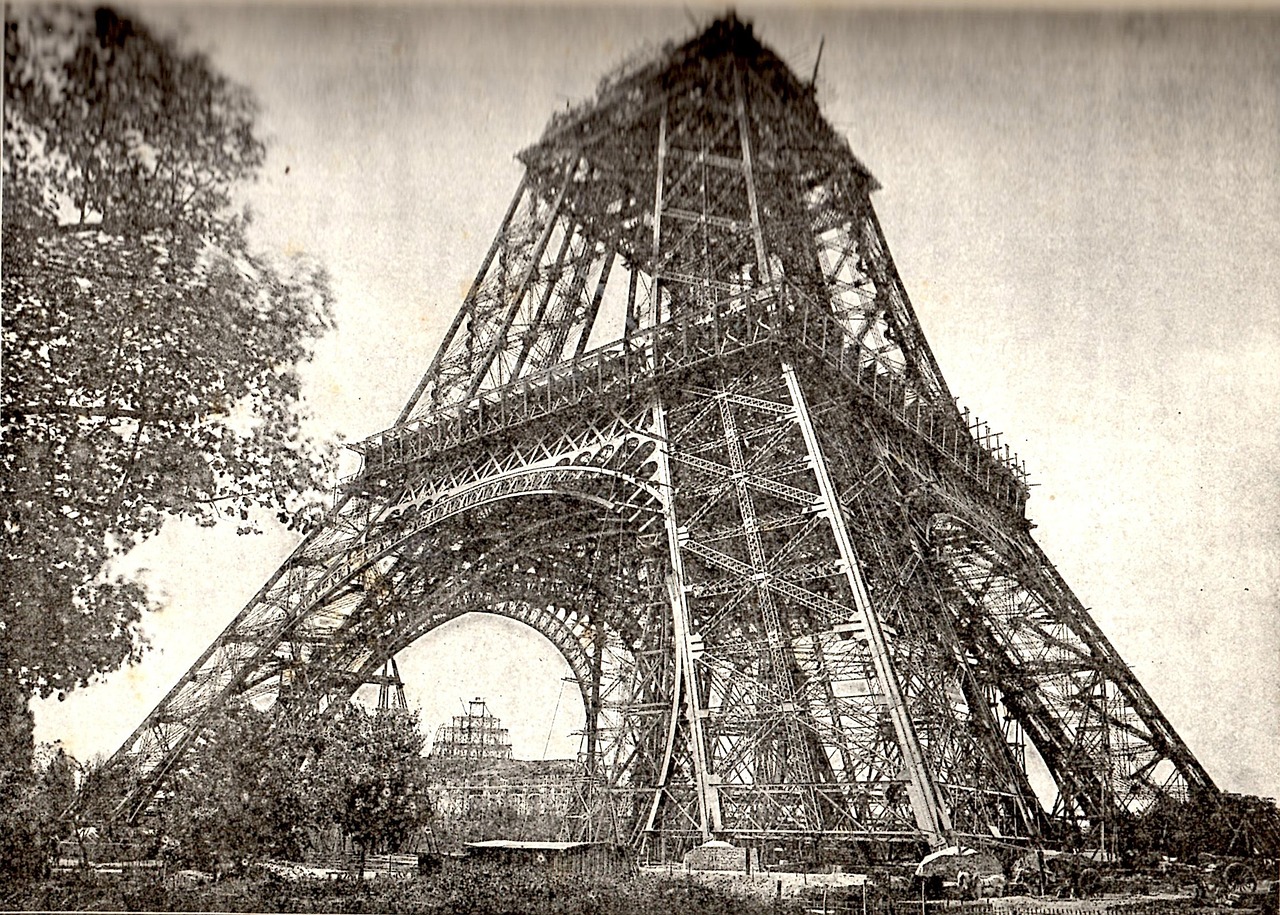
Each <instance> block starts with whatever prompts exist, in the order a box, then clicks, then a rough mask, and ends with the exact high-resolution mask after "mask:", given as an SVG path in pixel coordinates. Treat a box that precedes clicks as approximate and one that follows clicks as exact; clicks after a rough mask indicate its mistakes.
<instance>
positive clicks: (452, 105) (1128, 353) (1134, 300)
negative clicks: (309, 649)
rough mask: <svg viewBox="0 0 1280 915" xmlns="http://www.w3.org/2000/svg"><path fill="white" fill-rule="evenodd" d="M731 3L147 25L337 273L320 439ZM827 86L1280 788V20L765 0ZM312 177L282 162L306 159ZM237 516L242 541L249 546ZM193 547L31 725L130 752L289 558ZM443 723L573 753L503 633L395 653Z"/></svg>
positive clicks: (935, 341)
mask: <svg viewBox="0 0 1280 915" xmlns="http://www.w3.org/2000/svg"><path fill="white" fill-rule="evenodd" d="M716 12H717V10H716V9H711V8H702V7H698V6H696V5H694V4H689V11H686V9H685V8H683V7H681V6H673V7H669V8H665V9H656V10H648V11H643V12H642V11H632V10H626V9H607V10H604V9H595V8H578V9H572V10H566V9H560V10H555V9H552V10H548V9H524V10H519V11H515V10H505V9H480V10H476V9H458V8H442V9H431V8H423V7H419V8H412V9H410V8H379V9H373V10H358V11H356V10H350V9H345V8H317V9H312V10H309V11H300V10H296V9H281V8H273V9H243V10H241V9H234V8H228V7H225V6H224V7H217V8H210V9H207V10H206V9H200V8H191V7H183V8H180V9H179V8H164V7H150V6H147V7H141V8H138V17H139V18H140V19H142V20H144V21H146V22H149V23H152V24H153V25H155V26H157V27H160V28H163V29H166V30H173V31H181V32H182V34H183V35H184V36H185V39H184V40H186V41H187V42H188V43H190V44H193V45H194V46H197V47H200V48H202V49H205V50H207V51H208V52H209V53H210V54H211V56H212V59H213V61H214V62H215V65H216V66H218V67H220V68H221V69H223V70H224V71H225V72H227V73H228V74H229V75H231V76H232V77H234V78H236V79H237V80H239V81H241V82H243V83H245V84H247V85H249V86H250V87H251V88H252V89H253V90H254V91H255V92H256V93H257V95H258V97H259V99H260V101H261V104H262V118H261V125H262V129H263V133H264V134H265V136H266V137H267V139H268V140H269V142H270V144H271V152H270V155H269V158H268V162H267V166H266V169H265V174H264V176H263V179H262V180H261V181H260V182H259V184H258V185H257V186H255V187H254V188H253V189H252V191H251V192H250V193H249V195H248V196H249V199H250V201H251V203H252V204H253V206H254V209H255V210H256V212H257V213H258V222H257V229H256V231H257V236H258V240H259V242H260V244H261V245H262V246H264V247H266V248H274V249H276V250H279V251H282V252H286V251H297V250H301V251H305V252H308V253H310V254H313V255H315V256H316V257H318V258H319V259H321V260H322V261H323V262H324V263H325V264H326V265H327V266H328V268H329V270H330V271H331V273H332V275H333V279H334V288H335V291H336V293H337V296H338V303H337V315H338V329H337V331H336V332H335V333H333V334H332V335H331V337H330V338H329V339H327V340H326V341H325V342H324V344H323V345H322V346H321V348H320V353H319V356H318V358H317V359H316V361H315V363H314V364H313V365H312V366H311V367H309V369H308V373H307V376H308V379H309V384H308V394H309V397H310V401H311V404H312V407H313V409H314V410H315V412H316V414H317V416H318V417H319V419H318V428H320V429H322V430H323V431H325V432H326V433H333V434H339V435H342V436H343V437H345V438H346V439H348V440H353V439H358V438H361V437H363V436H365V435H368V434H370V433H373V432H375V431H378V430H379V429H381V428H383V427H385V426H387V425H389V424H390V423H391V422H392V421H393V420H394V418H395V416H396V414H397V412H398V411H399V409H400V407H401V406H402V405H403V402H404V401H405V400H406V399H407V397H408V395H409V393H410V392H411V391H412V389H413V387H414V385H415V383H416V381H417V379H418V377H419V376H420V374H421V373H422V371H423V370H424V369H425V367H426V365H427V363H428V362H429V360H430V358H431V355H432V354H433V352H434V350H435V347H436V345H437V344H438V342H439V338H440V335H441V333H442V332H443V329H444V328H445V326H447V324H448V322H449V321H450V320H451V318H452V316H453V314H454V311H455V310H456V308H457V307H458V305H459V303H460V301H461V298H462V295H463V293H464V292H465V289H466V287H467V286H468V285H469V283H470V281H471V279H472V277H473V275H474V273H475V270H476V268H477V267H478V265H479V262H480V260H481V258H482V257H483V255H484V252H485V250H486V249H487V248H488V245H489V242H490V241H491V239H492V235H493V233H494V231H495V230H496V229H497V226H498V223H499V221H500V219H501V217H502V214H503V212H504V210H505V207H506V205H507V203H508V202H509V200H510V197H511V194H512V193H513V192H514V191H515V188H516V183H517V181H518V179H519V169H518V167H517V164H516V162H515V160H514V158H513V157H514V154H515V153H516V152H517V151H518V150H519V149H521V148H522V147H524V146H526V145H528V144H530V143H532V142H533V141H535V140H536V139H537V137H538V135H539V133H540V131H541V128H542V126H543V125H544V124H545V122H546V120H547V118H548V117H549V116H550V115H551V113H552V112H553V111H555V110H557V109H562V108H563V107H564V106H565V104H566V103H567V102H569V101H571V100H572V101H576V100H579V99H582V98H585V97H588V96H590V95H591V94H592V93H593V91H594V89H595V86H596V83H597V81H598V79H599V78H600V77H601V76H602V75H603V74H604V73H605V72H607V71H608V70H609V69H610V68H611V67H613V66H614V65H616V64H617V63H618V62H620V61H621V60H622V59H623V58H625V57H628V56H630V55H631V54H632V53H633V52H635V51H637V50H639V49H641V48H644V47H646V46H647V47H650V48H657V47H659V46H660V45H661V44H662V42H664V41H666V40H668V39H677V40H683V39H684V38H686V37H689V35H690V34H691V33H692V31H693V24H692V22H691V18H694V19H698V20H699V21H702V22H705V21H707V20H708V19H709V18H710V17H711V16H712V15H714V14H715V13H716ZM738 12H739V15H740V16H741V17H742V18H747V19H751V20H753V21H754V22H755V26H756V31H757V34H759V35H760V36H761V37H762V38H763V40H764V41H765V42H766V43H768V44H770V45H771V46H772V47H773V48H775V50H777V51H778V52H779V53H781V54H782V55H783V57H784V58H785V59H787V60H788V61H789V62H790V63H791V65H792V66H793V68H794V69H796V70H797V71H798V72H800V73H802V74H803V75H805V76H807V75H808V74H809V73H810V72H811V71H812V68H813V65H814V60H815V55H816V53H817V50H818V43H819V40H820V39H822V38H824V37H825V49H824V51H823V54H822V60H821V68H820V71H819V77H818V87H819V102H820V103H821V105H822V106H823V109H824V111H825V112H826V114H827V116H828V118H829V119H830V120H831V121H832V122H833V123H834V124H835V125H836V126H837V128H838V129H839V130H840V131H842V132H844V133H846V134H847V135H848V137H849V139H850V142H851V144H852V146H853V149H854V151H855V153H857V154H858V155H859V156H860V157H861V158H862V159H863V161H864V162H866V164H867V165H868V166H869V167H870V169H871V170H872V172H873V173H874V174H875V175H876V176H877V178H879V180H880V181H881V183H882V184H883V185H884V189H883V190H882V191H880V192H879V193H878V194H877V195H876V196H875V198H874V200H875V204H876V207H877V211H878V213H879V215H880V217H881V220H882V222H883V224H884V229H885V232H886V235H887V236H888V241H889V245H890V247H891V249H892V251H893V254H894V257H895V259H896V261H897V264H898V267H899V269H900V271H901V273H902V275H903V278H904V280H905V282H906V285H907V288H908V291H909V292H910V294H911V296H912V299H913V301H914V303H915V306H916V309H917V311H918V313H919V316H920V320H921V323H922V324H923V326H924V330H925V333H926V335H927V336H928V338H929V341H930V344H931V345H932V347H933V349H934V351H935V353H936V354H937V356H938V360H939V362H940V363H941V366H942V370H943V372H944V374H945V375H946V377H947V380H948V382H949V384H950V386H951V388H952V390H953V391H954V392H956V393H957V394H958V395H959V396H960V398H961V401H962V403H963V404H965V405H967V406H969V407H970V408H971V409H972V410H974V411H975V412H976V413H977V414H979V415H980V416H982V417H984V418H987V419H989V420H990V421H991V424H992V426H993V428H996V429H998V430H1001V431H1003V432H1004V433H1005V434H1006V440H1008V441H1009V442H1010V443H1011V444H1012V446H1013V447H1014V448H1015V450H1017V451H1018V452H1019V453H1020V454H1021V455H1022V456H1023V457H1024V458H1025V459H1026V461H1027V465H1028V468H1029V470H1030V471H1031V473H1032V478H1033V482H1035V483H1037V484H1038V485H1037V487H1036V488H1035V489H1033V491H1032V500H1031V503H1030V507H1029V514H1030V515H1031V516H1032V518H1033V519H1034V521H1035V522H1036V524H1037V525H1038V527H1037V531H1036V536H1037V537H1038V539H1039V540H1040V542H1041V543H1042V544H1043V545H1044V547H1045V549H1046V551H1047V552H1048V554H1049V555H1050V556H1051V557H1052V558H1053V560H1054V561H1055V563H1056V564H1057V565H1058V567H1059V569H1060V570H1061V571H1062V573H1063V575H1064V576H1065V577H1066V579H1067V581H1068V582H1069V583H1070V584H1071V585H1072V587H1073V588H1074V589H1075V591H1076V593H1077V594H1078V595H1079V596H1080V598H1081V600H1082V601H1083V602H1084V603H1085V605H1086V606H1089V607H1091V608H1093V612H1094V615H1095V617H1096V619H1097V620H1098V622H1099V623H1100V625H1101V626H1102V628H1103V629H1104V630H1105V631H1106V633H1107V634H1108V636H1109V637H1110V638H1111V639H1112V641H1113V642H1114V643H1115V645H1116V646H1117V648H1118V649H1119V651H1120V652H1121V654H1122V655H1123V657H1124V658H1125V660H1126V661H1127V662H1128V663H1129V665H1130V666H1131V667H1132V668H1133V670H1134V672H1135V673H1136V674H1137V676H1138V678H1139V679H1140V680H1141V681H1142V682H1143V684H1144V685H1145V686H1146V687H1147V689H1148V691H1149V692H1150V693H1151V694H1152V696H1153V697H1154V698H1155V700H1156V702H1157V703H1158V704H1159V705H1160V707H1161V708H1162V709H1163V710H1164V712H1165V714H1166V715H1167V716H1168V717H1169V719H1170V720H1171V721H1172V722H1173V725H1174V727H1175V728H1176V729H1177V730H1178V731H1179V732H1180V733H1181V735H1182V736H1183V738H1184V739H1185V740H1186V741H1187V742H1188V744H1190V746H1191V749H1192V750H1193V752H1195V753H1196V754H1197V755H1198V757H1199V758H1200V760H1201V762H1202V763H1204V764H1205V766H1206V767H1207V768H1208V770H1209V772H1210V774H1211V775H1212V776H1213V777H1214V778H1215V780H1217V782H1218V784H1219V785H1220V786H1221V787H1223V788H1226V789H1229V790H1238V791H1247V792H1252V793H1260V794H1263V795H1268V796H1275V795H1280V764H1278V763H1277V761H1276V754H1275V753H1274V751H1273V746H1274V745H1275V743H1276V738H1277V735H1280V612H1277V611H1278V588H1277V584H1278V582H1280V552H1278V547H1280V520H1278V519H1280V482H1278V481H1280V432H1278V431H1277V422H1276V408H1275V404H1276V403H1277V402H1280V259H1278V258H1277V257H1276V251H1277V250H1280V17H1277V16H1276V15H1264V14H1257V15H1235V16H1230V17H1226V16H1223V17H1211V16H1203V15H1179V16H1176V17H1172V18H1171V17H1157V16H1137V17H1132V16H1130V17H1126V16H1119V15H1087V16H1072V17H1067V16H1062V15H1027V16H1018V17H1014V16H1011V15H1008V14H985V15H982V14H957V13H927V12H916V13H889V12H866V13H852V12H840V11H831V10H825V11H821V12H816V11H805V12H779V11H776V10H775V11H771V10H769V9H757V8H754V7H752V6H751V5H748V4H743V5H740V6H739V7H738ZM286 170H287V171H286ZM232 527H234V525H233V526H232ZM292 546H293V541H292V540H291V538H290V537H289V536H288V535H287V534H268V535H265V536H260V537H250V538H237V537H236V536H235V534H234V531H233V530H223V529H215V530H212V531H208V530H200V529H196V528H194V527H191V528H187V527H173V526H171V527H170V528H167V529H166V530H165V532H164V533H163V534H162V535H161V536H160V537H159V538H158V539H156V540H154V541H152V542H150V543H149V544H146V545H144V546H143V547H142V548H140V549H139V550H138V551H137V555H136V556H134V557H132V561H131V565H132V566H133V567H137V568H144V569H146V572H145V573H144V575H145V577H146V580H147V581H149V582H150V583H151V585H152V587H153V588H154V589H156V591H157V592H158V593H159V594H161V595H162V596H163V597H164V599H165V601H166V606H165V609H163V610H162V611H161V612H160V613H158V614H154V615H152V616H151V617H150V618H149V619H148V621H147V631H148V632H149V633H150V635H151V638H152V642H153V648H152V650H151V652H150V653H149V655H148V656H147V658H146V659H145V661H144V662H143V664H142V665H141V666H140V667H138V668H134V669H129V670H125V671H122V672H120V673H118V674H116V675H115V676H113V677H110V678H108V680H107V682H106V683H105V684H103V685H100V686H96V687H93V688H90V689H86V690H83V691H81V692H79V693H75V694H72V695H71V696H69V697H68V698H67V700H66V701H65V702H64V703H61V704H59V703H57V702H47V703H41V704H40V705H39V706H38V708H37V721H38V731H37V736H38V737H39V738H41V739H46V740H48V739H54V738H61V739H62V740H63V741H64V743H65V744H66V745H67V746H68V748H69V749H70V750H71V751H72V752H73V753H75V754H76V755H78V756H81V757H88V756H90V755H92V754H93V753H95V752H107V753H109V752H111V751H112V750H114V749H115V747H116V746H117V745H118V744H119V743H120V742H121V741H122V740H123V739H124V738H125V737H126V736H127V735H128V733H129V732H130V731H131V730H132V729H133V727H135V726H136V725H137V724H138V722H139V721H140V720H141V719H142V717H143V716H144V715H145V714H146V712H147V711H148V710H149V709H150V708H151V707H152V706H153V705H154V703H155V702H156V701H157V700H158V699H159V698H160V697H161V696H162V695H163V693H164V692H165V691H166V690H167V688H168V687H169V686H170V685H172V683H173V682H174V681H175V680H176V679H177V677H178V676H179V675H180V674H181V673H182V672H183V671H185V670H186V668H187V667H188V666H189V665H190V663H191V662H192V661H193V660H194V659H195V658H196V656H197V655H198V654H199V653H200V651H201V650H202V649H203V648H204V647H205V646H206V645H207V643H208V642H209V641H211V640H212V639H213V637H214V636H215V635H216V634H217V633H218V632H219V631H220V630H221V629H222V628H223V627H224V626H225V625H226V623H227V622H228V621H229V620H230V619H231V618H232V617H233V616H234V615H235V613H236V612H237V611H238V610H239V609H240V607H241V606H242V605H243V604H244V602H245V601H246V600H248V599H249V598H250V597H251V596H252V595H253V593H254V592H255V591H256V590H257V589H258V587H259V586H260V585H261V583H262V581H263V580H264V579H265V578H266V577H267V576H268V575H269V574H270V573H271V572H272V571H273V570H274V569H275V568H276V566H277V565H278V564H279V563H280V562H281V561H282V560H283V559H284V557H285V556H287V555H288V553H289V551H290V550H291V548H292ZM400 665H401V671H402V673H403V674H404V675H405V677H406V678H407V679H408V681H409V683H408V692H409V698H410V702H411V703H412V704H415V705H417V706H419V707H420V708H421V709H422V716H423V722H424V724H425V725H426V726H427V727H428V729H430V730H433V729H434V727H435V725H436V724H438V723H440V722H442V721H443V720H444V719H445V718H447V717H448V716H449V715H452V714H456V713H458V712H459V711H460V709H461V707H460V704H459V700H463V699H468V698H471V697H473V696H484V697H485V698H486V699H488V701H489V704H490V708H491V709H492V710H493V711H494V712H495V713H496V714H498V715H499V716H501V717H502V718H503V720H504V722H505V723H506V724H507V725H508V726H510V728H511V730H512V737H513V740H514V742H515V750H516V754H517V755H518V756H525V757H537V756H541V755H543V753H544V751H545V752H546V753H548V754H549V755H552V756H565V755H571V754H573V753H574V752H576V750H577V747H578V738H577V737H576V736H574V735H573V733H572V732H573V731H574V730H575V729H577V728H580V727H581V726H582V710H581V702H580V700H579V699H578V698H577V690H576V688H575V687H573V686H572V685H566V684H564V683H563V682H562V679H561V678H563V677H565V676H568V675H569V669H568V667H567V666H566V665H565V664H564V662H563V661H562V660H561V659H560V658H559V656H558V655H557V654H556V652H555V650H554V649H553V648H552V647H551V645H550V643H549V642H547V641H545V640H544V639H542V637H541V636H539V635H536V634H533V633H532V632H531V630H528V629H524V628H523V627H521V626H520V625H519V624H516V623H512V622H509V621H501V620H492V619H488V618H479V617H477V616H476V615H473V616H471V617H469V618H467V619H464V620H462V621H460V622H457V623H453V624H450V625H449V626H447V627H444V629H442V630H438V631H437V632H436V633H434V634H432V635H430V636H428V637H427V638H425V639H423V640H422V641H421V642H419V643H418V644H417V645H415V646H413V647H412V648H411V649H410V650H409V651H407V652H406V653H405V654H404V655H403V656H402V657H401V659H400Z"/></svg>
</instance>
